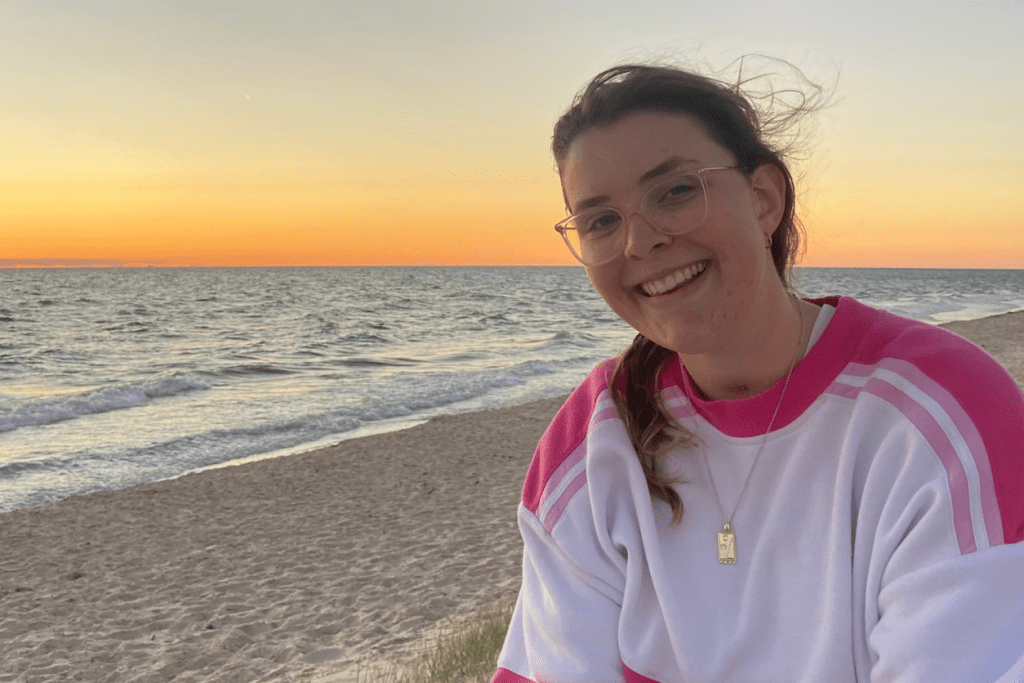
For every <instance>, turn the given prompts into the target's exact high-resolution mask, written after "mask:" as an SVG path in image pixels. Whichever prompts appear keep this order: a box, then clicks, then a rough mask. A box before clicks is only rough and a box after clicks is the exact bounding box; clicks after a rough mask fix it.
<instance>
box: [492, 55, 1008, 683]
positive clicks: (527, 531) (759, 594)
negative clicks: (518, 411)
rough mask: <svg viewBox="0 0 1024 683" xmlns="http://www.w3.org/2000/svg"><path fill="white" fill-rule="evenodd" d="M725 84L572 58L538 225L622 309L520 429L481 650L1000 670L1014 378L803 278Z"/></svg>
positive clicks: (927, 677)
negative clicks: (524, 466) (573, 86)
mask: <svg viewBox="0 0 1024 683" xmlns="http://www.w3.org/2000/svg"><path fill="white" fill-rule="evenodd" d="M759 126H760V124H759V121H758V116H757V114H756V112H755V109H754V107H753V106H752V105H751V104H750V103H749V102H748V100H747V99H745V98H744V97H743V96H742V95H741V94H739V92H738V89H737V88H731V87H729V86H726V85H724V84H722V83H719V82H717V81H714V80H712V79H708V78H705V77H702V76H697V75H693V74H690V73H688V72H685V71H681V70H677V69H673V68H664V67H652V66H623V67H617V68H614V69H611V70H609V71H606V72H604V73H602V74H600V75H599V76H597V77H596V78H595V79H594V80H593V81H592V82H591V83H590V84H589V86H588V87H587V88H586V89H585V90H584V91H583V92H582V93H581V94H580V95H579V96H578V97H577V99H576V101H575V103H574V104H573V105H572V107H571V108H570V109H569V111H568V112H567V113H566V114H565V115H564V116H563V117H562V118H561V119H560V120H559V121H558V123H557V124H556V126H555V134H554V144H553V151H554V155H555V159H556V161H557V164H558V171H559V175H560V177H561V181H562V189H563V193H564V196H565V202H566V206H567V208H568V212H569V213H570V214H571V216H570V218H567V219H566V220H564V221H562V222H561V223H559V224H558V226H556V227H557V229H558V230H559V231H560V232H561V233H562V234H563V236H564V237H565V239H566V242H567V244H568V245H569V247H570V249H571V250H572V251H573V253H574V254H575V255H576V257H577V258H578V259H579V260H580V261H582V262H583V264H584V265H585V266H586V267H587V273H588V275H589V277H590V279H591V281H592V282H593V284H594V286H595V287H596V288H597V290H598V292H600V294H601V296H602V297H604V299H605V301H606V302H607V303H608V305H609V306H610V307H611V308H612V310H614V311H615V312H616V313H617V314H618V315H619V316H621V317H622V318H623V320H625V321H626V322H628V323H629V324H630V325H632V326H633V327H634V328H635V329H636V330H637V331H638V332H639V334H638V336H637V337H636V340H635V341H634V342H633V344H632V346H631V347H630V348H629V349H628V350H627V351H626V352H625V353H624V354H623V355H622V357H621V358H619V359H617V360H612V361H606V362H605V363H603V364H601V365H599V366H598V367H597V368H596V369H595V370H594V371H593V372H592V373H591V375H590V376H589V377H588V378H587V380H586V381H584V383H583V384H582V385H581V386H580V387H579V388H578V389H577V390H576V391H575V392H574V393H573V394H572V395H571V396H570V397H569V399H568V400H567V402H566V404H565V406H563V408H562V409H561V411H560V412H559V413H558V415H557V416H556V417H555V419H554V421H553V422H552V424H551V426H550V427H549V429H548V431H547V432H546V433H545V435H544V437H543V438H542V439H541V442H540V444H539V446H538V448H537V452H536V454H535V456H534V460H533V462H532V464H531V466H530V469H529V472H528V474H527V478H526V483H525V486H524V488H523V500H522V505H521V506H520V510H519V524H520V529H521V531H522V535H523V540H524V545H525V550H524V562H523V585H522V589H521V591H520V595H519V600H518V602H517V605H516V610H515V613H514V616H513V618H512V623H511V626H510V628H509V632H508V635H507V638H506V642H505V647H504V649H503V651H502V654H501V656H500V659H499V661H498V667H499V668H498V672H497V674H496V675H495V677H494V679H493V680H494V681H495V682H499V683H511V682H515V683H520V682H523V681H535V682H538V683H540V682H542V681H544V682H547V681H554V682H557V683H568V682H570V681H586V682H587V683H595V682H598V681H622V680H626V681H660V682H662V683H668V682H670V681H686V682H687V683H699V682H710V681H735V682H743V683H749V682H752V681H786V682H788V683H793V682H798V681H805V682H807V683H821V682H823V681H828V682H829V683H845V682H851V683H853V682H867V681H898V682H900V683H911V682H917V681H922V682H923V681H929V682H935V681H956V682H960V681H999V682H1000V683H1008V682H1009V681H1019V680H1022V679H1021V677H1022V676H1024V656H1022V653H1024V590H1022V588H1024V542H1022V539H1024V490H1022V489H1024V400H1022V396H1021V392H1020V390H1019V389H1018V388H1017V386H1016V385H1015V383H1014V381H1013V380H1012V379H1011V378H1010V377H1009V375H1008V374H1007V373H1006V372H1005V371H1004V370H1003V369H1002V368H1001V367H1000V366H999V365H998V364H997V363H996V362H995V361H994V360H992V359H991V358H989V357H988V356H987V355H986V354H984V352H982V351H981V350H980V349H978V348H977V347H975V346H973V345H972V344H970V343H969V342H967V341H965V340H963V339H961V338H959V337H956V336H955V335H952V334H950V333H947V332H945V331H943V330H941V329H938V328H935V327H932V326H930V325H926V324H923V323H917V322H913V321H910V320H905V319H902V318H899V317H896V316H893V315H891V314H888V313H885V312H882V311H877V310H873V309H871V308H868V307H866V306H864V305H862V304H860V303H858V302H856V301H854V300H852V299H849V298H844V297H832V298H826V299H820V300H816V301H803V300H800V299H798V298H797V297H795V296H794V294H793V291H792V288H791V286H790V285H789V282H788V275H789V268H790V267H791V266H792V264H793V261H794V257H795V253H796V250H797V246H798V227H797V222H796V218H795V216H794V210H793V206H794V189H793V181H792V178H791V176H790V173H789V171H788V170H787V168H786V165H785V163H784V162H783V160H782V158H781V156H780V154H778V153H776V152H775V151H773V150H772V149H771V147H769V145H768V144H767V143H766V142H765V141H764V140H762V138H761V134H760V130H761V128H760V127H759Z"/></svg>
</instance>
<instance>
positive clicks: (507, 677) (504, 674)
mask: <svg viewBox="0 0 1024 683" xmlns="http://www.w3.org/2000/svg"><path fill="white" fill-rule="evenodd" d="M491 683H533V681H531V680H530V679H529V678H523V677H522V676H520V675H519V674H517V673H514V672H512V671H509V670H508V669H503V668H499V669H498V671H497V672H496V673H495V674H494V678H492V679H491Z"/></svg>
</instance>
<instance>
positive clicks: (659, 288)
mask: <svg viewBox="0 0 1024 683" xmlns="http://www.w3.org/2000/svg"><path fill="white" fill-rule="evenodd" d="M709 265H711V261H699V262H697V263H692V264H690V265H688V266H686V267H685V268H680V269H679V270H677V271H675V272H674V273H669V274H668V275H666V276H665V277H663V278H658V279H657V280H651V281H650V282H642V283H640V284H639V285H637V287H636V289H638V290H639V291H640V293H642V294H643V295H644V296H649V297H650V296H660V295H662V294H668V293H670V292H674V291H675V290H677V289H679V288H680V287H682V286H683V285H686V284H687V283H689V282H692V281H693V280H695V279H697V278H698V277H699V276H700V274H701V273H703V272H704V270H705V269H706V268H707V267H708V266H709Z"/></svg>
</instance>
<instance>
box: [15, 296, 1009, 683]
mask: <svg viewBox="0 0 1024 683" xmlns="http://www.w3.org/2000/svg"><path fill="white" fill-rule="evenodd" d="M948 327H950V328H951V329H953V330H954V331H955V332H957V333H958V334H961V335H962V336H965V337H968V338H970V339H972V340H973V341H975V342H976V343H978V344H979V345H981V346H982V347H984V348H985V349H987V350H988V351H989V353H991V354H993V355H994V356H996V358H997V359H998V360H999V361H1000V362H1002V363H1003V364H1004V365H1005V366H1006V367H1007V369H1009V370H1010V372H1011V373H1012V374H1013V375H1014V376H1015V378H1016V379H1017V381H1018V384H1020V385H1021V386H1022V387H1024V313H1014V314H1008V315H1002V316H995V317H992V318H986V319H984V320H978V321H972V322H967V323H953V324H950V325H948ZM561 401H562V399H550V400H544V401H537V402H534V403H528V404H525V405H521V406H516V407H513V408H505V409H502V410H497V411H490V412H486V413H475V414H463V415H455V416H447V417H441V418H436V419H433V420H431V421H430V422H428V423H426V424H423V425H420V426H418V427H414V428H412V429H407V430H404V431H400V432H392V433H389V434H381V435H376V436H371V437H366V438H362V439H353V440H350V441H346V442H343V443H341V444H339V445H337V446H332V447H330V448H325V449H322V450H318V451H315V452H312V453H307V454H303V455H295V456H290V457H285V458H277V459H273V460H264V461H260V462H254V463H249V464H246V465H241V466H236V467H226V468H221V469H215V470H209V471H206V472H202V473H199V474H193V475H188V476H185V477H181V478H178V479H174V480H171V481H166V482H161V483H158V484H151V485H145V486H139V487H135V488H131V489H125V490H122V491H116V492H108V493H94V494H90V495H86V496H77V497H74V498H69V499H67V500H64V501H60V502H58V503H54V504H51V505H46V506H42V507H39V508H32V509H26V510H15V511H13V512H10V513H7V514H3V515H0V683H3V682H5V681H19V682H26V683H27V682H30V681H65V680H69V681H70V680H76V681H143V682H145V681H153V682H162V681H172V680H173V681H183V682H186V681H225V682H231V681H244V682H248V681H323V682H324V683H326V682H327V681H330V682H331V683H343V682H345V681H353V680H355V667H356V665H357V662H359V661H363V662H365V661H366V660H367V658H375V659H380V658H384V659H392V660H398V659H402V658H403V657H406V656H407V655H408V653H409V652H410V651H412V649H413V648H414V647H416V645H417V643H418V642H419V639H420V638H422V637H423V636H424V634H426V633H428V632H430V630H431V629H432V628H435V627H436V625H437V624H438V622H439V621H441V620H443V619H446V618H448V617H450V616H452V615H458V614H460V613H465V612H467V611H469V610H471V609H473V608H476V607H478V606H480V605H485V604H488V603H492V602H494V601H496V600H501V599H507V598H510V597H512V596H514V594H515V592H516V591H517V590H518V587H519V573H520V559H521V558H520V556H521V552H522V543H521V541H520V539H519V534H518V530H517V528H516V521H515V510H516V505H517V503H518V500H519V494H520V490H521V487H522V483H523V479H524V477H525V475H526V469H527V466H528V464H529V461H530V457H531V455H532V453H533V449H534V447H535V445H536V442H537V439H538V438H539V437H540V435H541V433H542V432H543V430H544V428H545V427H546V426H547V423H548V422H549V421H550V419H551V417H552V416H553V415H554V413H555V411H556V410H557V408H558V406H559V405H560V404H561Z"/></svg>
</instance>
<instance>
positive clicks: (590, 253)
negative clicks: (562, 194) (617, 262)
mask: <svg viewBox="0 0 1024 683" xmlns="http://www.w3.org/2000/svg"><path fill="white" fill-rule="evenodd" d="M622 223H623V219H622V214H621V213H619V212H618V211H616V210H615V209H609V208H597V209H590V210H588V211H584V212H582V213H578V214H576V215H575V216H573V217H572V218H570V219H569V220H568V221H566V223H565V224H564V225H565V232H564V234H565V239H566V241H567V242H568V243H569V248H570V249H571V250H572V252H573V253H574V254H575V255H576V258H578V259H579V260H580V261H582V262H583V263H584V264H585V265H588V266H594V265H598V264H600V263H604V262H605V261H610V260H612V259H613V258H615V257H616V256H618V254H619V252H620V251H621V250H622V236H623V234H625V231H624V230H623V229H622Z"/></svg>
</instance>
